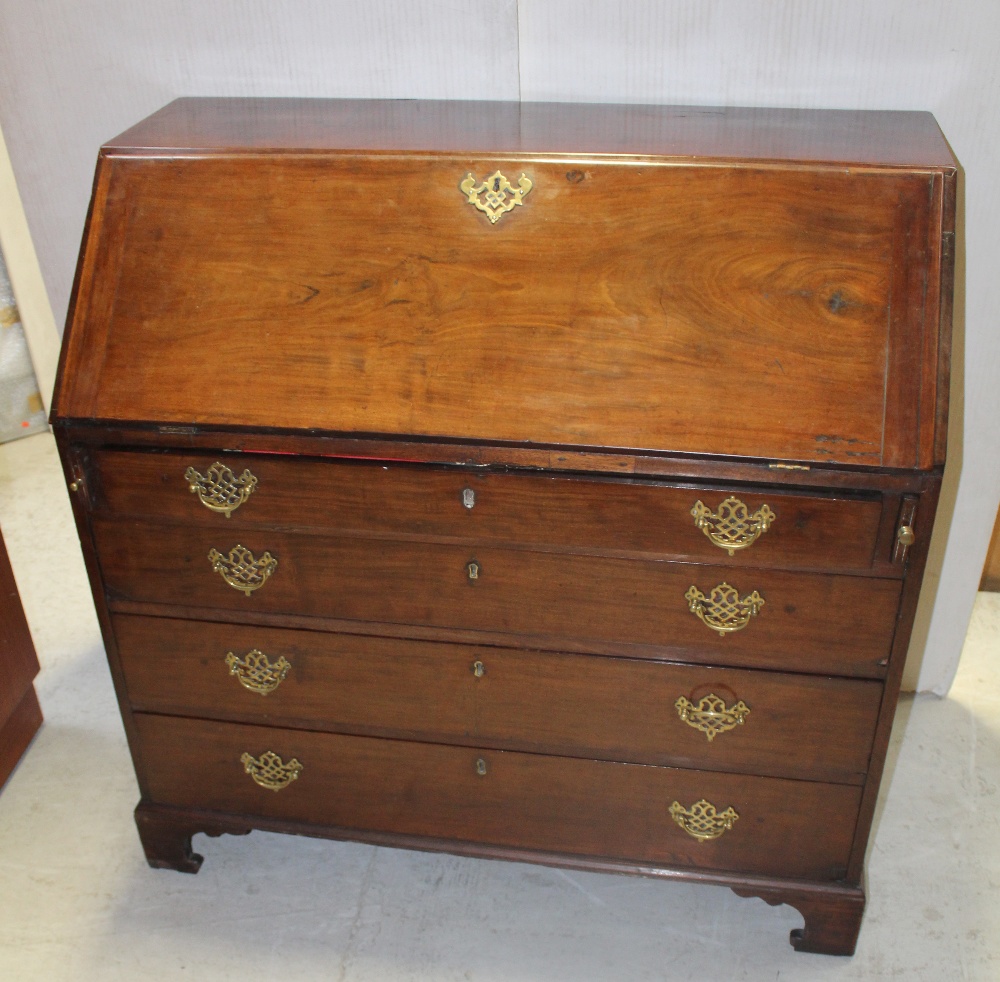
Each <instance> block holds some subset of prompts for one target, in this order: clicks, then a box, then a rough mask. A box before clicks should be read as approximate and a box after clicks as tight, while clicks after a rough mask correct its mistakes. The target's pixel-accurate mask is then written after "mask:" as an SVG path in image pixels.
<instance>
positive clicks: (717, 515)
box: [691, 495, 777, 556]
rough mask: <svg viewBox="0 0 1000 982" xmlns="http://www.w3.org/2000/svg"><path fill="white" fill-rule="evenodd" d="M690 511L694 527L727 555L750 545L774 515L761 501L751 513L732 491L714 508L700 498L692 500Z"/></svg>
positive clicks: (769, 525)
mask: <svg viewBox="0 0 1000 982" xmlns="http://www.w3.org/2000/svg"><path fill="white" fill-rule="evenodd" d="M691 515H692V517H693V518H694V525H695V528H699V529H701V530H702V532H704V533H705V535H706V536H708V539H709V541H710V542H712V544H713V545H717V546H718V547H719V548H720V549H725V550H726V552H728V553H729V555H730V556H732V555H733V553H735V552H736V550H737V549H747V548H749V547H750V546H752V545H753V544H754V543H755V542H756V541H757V539H759V538H760V536H762V535H763V534H764V533H765V532H766V531H767V530H768V529H769V528H770V527H771V523H772V522H773V521H774V520H775V518H776V517H777V516H776V515H775V514H774V512H773V511H771V509H770V508H769V507H768V506H767V505H761V506H760V508H758V509H757V510H756V511H755V512H754V513H753V514H752V515H751V514H750V509H749V508H748V507H747V506H746V505H745V504H743V502H742V501H740V499H739V498H736V497H733V496H732V495H730V496H729V497H728V498H726V500H725V501H723V502H722V504H721V505H719V507H718V508H717V509H716V510H715V511H712V509H711V508H709V507H708V505H706V504H704V503H703V502H701V501H696V502H695V504H694V507H693V508H692V509H691Z"/></svg>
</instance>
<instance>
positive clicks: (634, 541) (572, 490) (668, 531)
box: [91, 451, 882, 570]
mask: <svg viewBox="0 0 1000 982" xmlns="http://www.w3.org/2000/svg"><path fill="white" fill-rule="evenodd" d="M95 462H96V466H97V474H96V475H95V478H96V480H93V481H92V482H91V483H92V486H93V487H94V491H95V497H96V505H97V508H98V510H99V511H100V512H102V513H105V514H111V515H117V516H130V517H136V518H138V517H143V518H148V519H152V520H154V521H160V520H162V519H176V520H178V521H181V522H183V523H184V524H212V525H217V526H218V527H219V528H225V527H227V526H228V525H229V524H230V523H229V522H228V521H227V516H231V517H232V521H233V523H236V524H239V525H241V526H249V527H259V528H275V527H281V528H294V527H316V528H323V529H334V530H337V531H348V532H352V531H353V532H360V533H363V534H374V535H383V534H384V535H389V536H392V537H393V538H399V537H405V536H419V537H432V538H436V539H446V540H451V541H468V542H477V543H495V544H505V545H510V544H525V545H530V546H531V547H532V548H533V549H538V548H539V547H543V548H544V547H546V546H547V547H550V548H553V549H558V550H560V551H580V552H589V553H599V554H610V555H623V556H630V555H635V556H646V557H656V558H676V559H685V560H689V561H695V562H698V561H702V562H707V563H711V564H713V565H721V566H726V565H732V566H736V567H739V566H767V567H772V568H800V569H823V570H830V569H856V570H866V569H868V568H870V566H871V564H872V558H873V554H874V550H875V544H876V539H877V535H878V529H879V521H880V517H881V514H882V502H881V498H880V497H879V496H878V495H874V494H873V495H868V496H854V497H847V496H845V497H836V496H831V495H818V494H815V493H812V494H809V495H805V494H794V493H787V492H785V493H781V492H775V491H773V490H771V489H766V488H756V489H753V490H750V491H747V490H743V489H736V490H734V489H732V488H725V487H721V486H719V487H711V488H706V487H698V488H695V487H680V486H672V485H667V484H663V483H652V482H649V481H635V480H631V479H622V478H605V479H602V478H583V477H551V476H545V475H539V474H526V473H483V472H477V471H474V470H462V469H458V468H431V467H415V466H407V465H399V464H397V465H392V466H388V465H381V464H371V463H360V462H346V461H336V460H300V459H295V458H292V457H277V458H275V457H267V456H257V455H252V454H244V455H240V454H223V455H221V456H211V455H202V454H173V453H138V452H121V451H101V452H98V453H97V454H96V455H95ZM244 475H246V478H245V479H244ZM192 489H194V490H193V492H192ZM220 509H221V510H220Z"/></svg>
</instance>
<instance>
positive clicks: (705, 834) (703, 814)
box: [670, 798, 740, 842]
mask: <svg viewBox="0 0 1000 982" xmlns="http://www.w3.org/2000/svg"><path fill="white" fill-rule="evenodd" d="M670 814H671V815H672V816H673V819H674V821H675V822H676V823H677V824H678V825H679V826H680V827H681V828H682V829H684V831H685V832H687V834H688V835H690V836H692V837H693V838H695V839H698V840H699V841H700V842H707V841H708V840H709V839H718V838H719V836H720V835H722V833H723V832H728V831H729V830H730V829H732V827H733V822H735V821H736V820H737V819H738V818H739V817H740V816H739V815H737V814H736V812H735V811H734V810H733V809H732V808H727V809H726V810H725V811H724V812H717V811H716V810H715V805H713V804H712V803H711V802H710V801H706V800H705V799H704V798H702V799H701V801H696V802H695V803H694V804H693V805H692V806H691V807H690V808H685V807H684V806H683V805H682V804H681V803H680V802H679V801H675V802H674V803H673V804H672V805H671V806H670Z"/></svg>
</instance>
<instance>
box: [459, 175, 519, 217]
mask: <svg viewBox="0 0 1000 982" xmlns="http://www.w3.org/2000/svg"><path fill="white" fill-rule="evenodd" d="M459 187H460V188H461V190H462V193H463V194H464V195H465V196H466V197H467V198H468V200H469V204H470V205H472V206H473V207H474V208H478V209H479V211H481V212H483V213H484V214H485V215H486V217H487V218H488V219H489V220H490V224H491V225H495V224H496V223H497V222H498V221H500V219H501V218H503V216H504V215H506V214H507V212H508V211H510V210H511V209H512V208H515V207H516V206H517V205H520V204H523V203H524V197H525V195H526V194H527V193H528V192H529V191H530V190H531V187H532V184H531V181H530V180H529V178H528V177H526V176H525V175H524V174H522V175H521V176H520V177H519V178H518V179H517V187H514V185H513V184H511V183H510V181H508V180H507V178H506V177H504V176H503V174H501V173H500V171H497V172H496V173H494V174H490V176H489V177H487V178H486V180H485V181H483V183H482V184H476V179H475V177H474V176H473V175H472V174H471V173H469V174H466V175H465V178H464V179H463V180H462V183H461V184H459Z"/></svg>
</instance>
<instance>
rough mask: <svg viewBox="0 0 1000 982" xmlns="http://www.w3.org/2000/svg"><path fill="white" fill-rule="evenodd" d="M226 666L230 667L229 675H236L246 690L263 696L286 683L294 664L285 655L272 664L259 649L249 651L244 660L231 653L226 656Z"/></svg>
mask: <svg viewBox="0 0 1000 982" xmlns="http://www.w3.org/2000/svg"><path fill="white" fill-rule="evenodd" d="M226 664H227V665H228V666H229V674H230V675H235V676H236V678H237V679H239V683H240V685H242V686H243V688H244V689H249V690H250V691H251V692H256V693H258V694H260V695H262V696H266V695H267V694H268V693H269V692H274V690H275V689H277V688H278V686H279V685H281V683H282V682H284V681H285V677H286V676H287V675H288V672H289V670H290V669H291V667H292V663H291V662H289V661H287V660H286V659H285V656H284V655H282V656H281V657H280V658H279V659H278V660H277V661H276V662H274V663H273V664H272V663H271V662H270V661H269V660H268V657H267V655H265V654H264V652H263V651H260V650H259V649H257V648H254V649H253V650H252V651H248V652H247V653H246V654H245V655H243V657H242V658H241V657H240V656H239V655H237V654H236V653H235V652H233V651H230V652H229V653H228V654H227V655H226Z"/></svg>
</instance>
